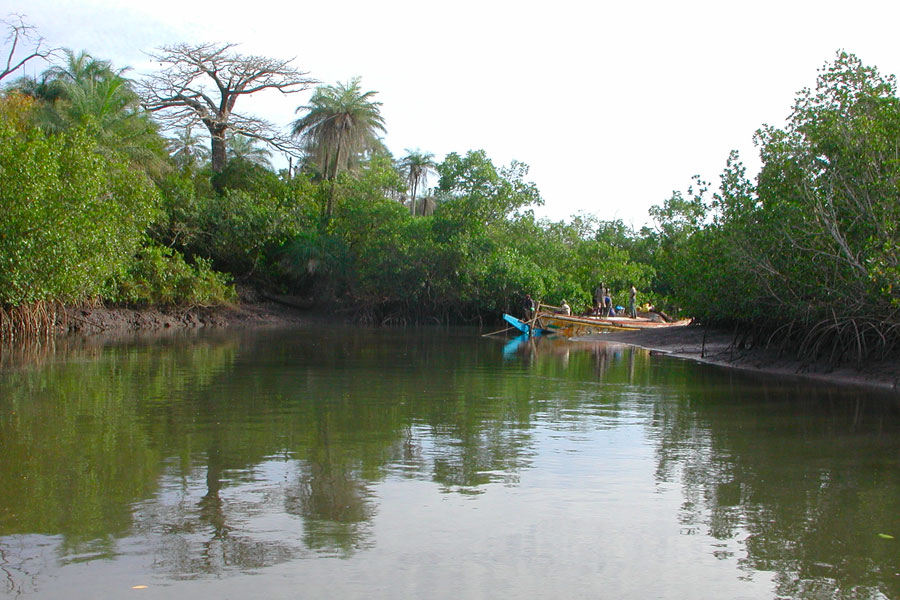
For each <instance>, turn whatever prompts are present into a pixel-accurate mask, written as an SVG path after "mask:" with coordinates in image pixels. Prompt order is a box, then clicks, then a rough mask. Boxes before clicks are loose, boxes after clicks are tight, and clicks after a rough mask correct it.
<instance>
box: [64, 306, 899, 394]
mask: <svg viewBox="0 0 900 600" xmlns="http://www.w3.org/2000/svg"><path fill="white" fill-rule="evenodd" d="M328 318H329V316H328V315H324V314H323V313H321V311H316V310H302V309H300V308H298V307H297V305H296V304H295V305H292V303H290V302H286V301H284V300H283V299H282V300H281V301H275V300H272V299H267V298H264V297H262V296H259V295H254V294H252V293H247V292H245V293H243V294H242V300H241V302H239V303H236V304H234V305H230V306H216V307H189V308H169V309H163V308H140V309H132V308H108V307H102V306H80V307H68V308H66V310H65V316H64V317H63V318H61V319H60V320H59V323H60V327H59V330H60V333H65V332H68V333H81V334H87V335H91V334H105V333H125V332H129V331H144V332H152V331H162V330H177V329H194V328H202V327H231V328H233V327H254V328H256V327H278V326H287V325H290V326H295V325H302V324H304V323H310V322H314V321H321V320H323V319H328ZM574 339H575V340H576V341H604V342H617V343H624V344H631V345H634V346H639V347H642V348H646V349H648V350H650V351H652V352H660V353H664V354H668V355H670V356H675V357H679V358H684V359H688V360H695V361H698V362H703V363H708V364H713V365H720V366H724V367H729V368H736V369H745V370H748V371H755V372H759V373H773V374H778V375H784V376H794V377H806V378H810V379H815V380H820V381H827V382H831V383H838V384H850V385H861V386H868V387H874V388H880V389H887V390H893V391H900V364H898V362H897V361H879V362H870V363H867V364H866V365H865V366H864V367H863V368H862V369H857V368H855V367H854V366H851V365H842V366H838V367H837V368H835V367H832V366H830V365H827V364H825V363H805V362H802V361H799V360H797V359H796V358H793V357H791V356H789V355H787V354H783V355H781V356H779V355H778V353H777V352H776V351H773V350H761V349H751V350H746V349H738V348H736V347H735V345H734V336H733V335H732V333H731V332H726V331H721V330H707V329H706V328H704V327H701V326H696V325H678V326H672V327H661V328H652V329H651V328H648V329H640V330H616V331H608V332H604V333H597V334H592V335H587V336H582V337H578V338H574Z"/></svg>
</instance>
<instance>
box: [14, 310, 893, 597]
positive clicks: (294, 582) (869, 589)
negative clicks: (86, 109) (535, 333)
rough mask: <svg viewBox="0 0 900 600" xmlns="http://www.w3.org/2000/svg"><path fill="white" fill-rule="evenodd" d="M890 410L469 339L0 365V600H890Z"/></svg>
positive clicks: (128, 354)
mask: <svg viewBox="0 0 900 600" xmlns="http://www.w3.org/2000/svg"><path fill="white" fill-rule="evenodd" d="M898 467H900V402H898V396H897V395H894V394H881V393H875V392H872V391H869V390H859V389H855V388H843V387H835V386H825V385H817V384H812V383H810V382H803V381H800V380H797V379H791V378H779V377H762V378H760V377H751V376H750V375H747V374H743V373H740V372H737V371H732V370H728V369H723V368H717V367H710V366H705V365H698V364H695V363H692V362H688V361H682V360H678V359H673V358H669V357H665V356H659V355H651V354H650V353H649V352H647V351H644V350H641V349H636V348H631V347H628V346H622V345H612V344H603V343H597V344H587V343H580V344H576V343H567V342H564V341H560V340H553V339H551V338H544V339H541V338H539V339H536V340H532V341H528V342H524V343H518V342H515V341H507V340H502V339H496V338H483V337H481V336H479V335H478V332H477V331H476V330H472V329H442V328H433V329H417V330H374V329H373V330H365V329H354V328H328V329H324V328H310V329H302V330H300V329H297V330H283V329H278V330H264V331H213V332H205V333H184V334H173V335H170V336H168V337H161V338H154V339H128V340H121V339H120V340H109V341H106V342H102V343H101V341H100V340H75V339H70V340H64V341H60V342H57V344H56V345H55V346H54V347H52V348H47V347H43V348H32V349H29V350H27V351H20V352H18V353H15V352H11V351H9V350H6V351H5V353H4V354H2V356H0V597H10V598H61V599H62V598H65V599H66V600H70V599H80V598H132V597H133V598H167V599H172V598H174V599H180V598H190V599H192V600H196V598H201V597H216V598H268V599H281V598H285V599H287V598H290V599H295V598H342V599H343V598H426V597H427V598H448V599H450V598H452V599H461V598H498V597H499V598H567V599H569V598H592V599H594V598H617V599H622V598H634V599H644V598H672V599H684V598H854V599H862V598H900V468H898Z"/></svg>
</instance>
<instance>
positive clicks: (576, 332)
mask: <svg viewBox="0 0 900 600" xmlns="http://www.w3.org/2000/svg"><path fill="white" fill-rule="evenodd" d="M542 308H544V309H545V308H546V307H542ZM534 322H535V325H536V326H537V327H542V328H545V329H548V330H550V331H551V332H554V333H558V334H560V335H565V336H566V337H577V336H582V335H589V334H591V333H598V332H600V331H609V330H615V329H647V328H651V327H654V328H655V327H671V326H672V325H673V324H672V323H665V322H659V321H653V320H651V319H648V318H646V317H637V318H634V319H632V318H631V317H599V316H586V315H585V316H575V315H566V314H562V313H558V312H553V311H549V310H541V309H539V310H538V312H537V316H536V317H535V319H534Z"/></svg>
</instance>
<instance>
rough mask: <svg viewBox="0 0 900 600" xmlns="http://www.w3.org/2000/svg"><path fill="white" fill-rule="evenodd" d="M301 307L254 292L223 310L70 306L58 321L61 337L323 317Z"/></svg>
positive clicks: (275, 323)
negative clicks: (79, 334) (73, 334)
mask: <svg viewBox="0 0 900 600" xmlns="http://www.w3.org/2000/svg"><path fill="white" fill-rule="evenodd" d="M298 304H299V302H298V303H296V304H295V305H293V306H292V305H290V303H287V301H281V302H278V301H274V300H271V299H267V298H265V297H263V296H260V295H258V294H255V293H253V292H251V291H243V292H241V300H240V301H239V302H237V303H235V304H231V305H222V306H209V307H207V306H191V307H141V308H125V307H106V306H89V305H82V306H74V307H73V306H70V307H66V308H65V310H64V313H63V314H61V315H60V316H59V318H58V319H57V330H58V333H81V334H87V335H91V334H100V333H123V332H128V331H148V332H149V331H161V330H169V329H171V330H177V329H196V328H201V327H266V326H280V325H298V324H302V323H306V322H309V321H312V320H319V319H322V318H323V315H321V314H320V313H317V312H316V311H311V310H302V309H300V308H298V306H297V305H298Z"/></svg>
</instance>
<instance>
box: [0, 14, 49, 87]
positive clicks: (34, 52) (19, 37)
mask: <svg viewBox="0 0 900 600" xmlns="http://www.w3.org/2000/svg"><path fill="white" fill-rule="evenodd" d="M0 24H2V25H3V27H4V28H6V30H7V31H6V40H5V42H6V44H7V45H8V46H9V52H8V54H7V55H6V64H5V65H4V67H3V70H2V71H0V81H2V80H3V78H4V77H7V76H8V75H11V74H12V73H15V72H16V71H18V70H19V69H21V68H22V67H23V66H25V63H27V62H28V61H30V60H34V59H36V58H39V59H43V60H46V61H49V60H50V58H52V57H53V56H55V55H56V53H57V52H59V48H49V47H48V46H47V45H46V41H45V40H44V38H42V37H41V36H39V35H38V34H37V30H36V29H35V28H34V26H33V25H29V24H28V23H26V22H25V17H24V16H23V15H19V14H12V15H9V16H8V17H7V18H6V19H4V20H0ZM20 44H27V45H28V46H29V49H28V50H26V52H27V54H26V55H25V56H22V57H19V58H17V57H16V53H17V51H18V50H19V45H20Z"/></svg>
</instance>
